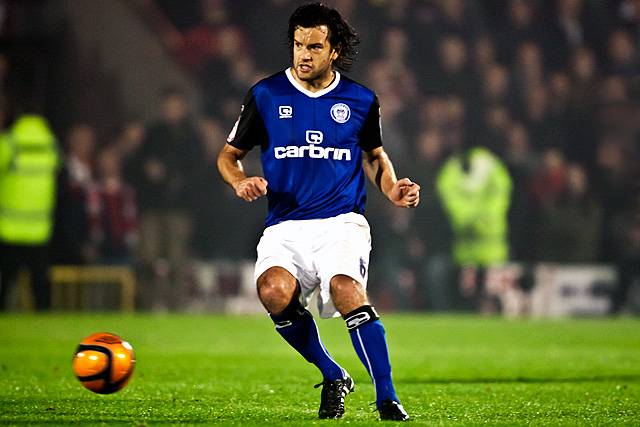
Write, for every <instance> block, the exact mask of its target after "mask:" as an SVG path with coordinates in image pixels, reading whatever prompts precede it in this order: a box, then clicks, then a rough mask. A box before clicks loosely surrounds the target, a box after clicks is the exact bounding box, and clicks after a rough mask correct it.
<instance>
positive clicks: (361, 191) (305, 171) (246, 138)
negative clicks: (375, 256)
mask: <svg viewBox="0 0 640 427" xmlns="http://www.w3.org/2000/svg"><path fill="white" fill-rule="evenodd" d="M288 40H289V45H290V49H291V54H292V66H291V67H289V68H287V69H286V70H284V71H281V72H279V73H277V74H275V75H273V76H271V77H268V78H266V79H264V80H262V81H260V82H258V83H257V84H256V85H255V86H253V87H252V88H251V89H250V90H249V93H248V94H247V96H246V98H245V100H244V104H243V106H242V110H241V113H240V117H239V118H238V121H237V122H236V124H235V126H234V128H233V130H232V131H231V133H230V135H229V137H228V139H227V142H228V143H227V144H226V145H225V146H224V147H223V148H222V150H221V151H220V154H219V157H218V169H219V171H220V173H221V175H222V177H223V179H224V180H225V181H226V182H227V183H228V184H229V185H230V186H231V187H233V189H234V190H235V193H236V195H237V196H238V197H240V198H242V199H244V200H246V201H247V202H251V201H254V200H256V199H257V198H258V197H261V196H264V195H266V196H267V199H268V206H269V209H268V214H267V218H266V221H265V225H266V229H265V230H264V233H263V235H262V238H261V239H260V242H259V244H258V259H257V261H256V268H255V278H256V283H257V289H258V295H259V297H260V300H261V301H262V304H263V305H264V306H265V308H266V309H267V311H268V312H269V314H270V316H271V319H272V320H273V322H274V323H275V327H276V331H277V332H278V333H279V334H280V335H281V336H282V337H283V338H284V339H285V340H286V341H287V342H288V343H289V344H290V345H291V346H292V347H293V348H294V349H296V350H297V351H298V352H299V353H300V354H301V355H302V356H303V357H304V358H305V359H306V360H307V361H309V362H311V363H313V364H314V365H315V366H317V367H318V369H319V370H320V371H321V373H322V375H323V378H324V379H323V382H322V383H321V384H318V385H317V386H316V387H318V386H320V385H322V393H321V399H320V410H319V411H318V415H319V417H320V418H340V417H341V416H342V415H343V414H344V399H345V396H346V395H347V394H348V393H350V392H351V391H353V388H354V382H353V380H352V378H351V377H350V376H349V374H348V373H347V372H346V371H345V370H344V369H343V368H342V367H340V365H338V364H337V363H336V361H335V360H334V359H333V358H332V357H331V355H330V354H329V352H328V351H327V349H326V348H325V346H324V344H323V343H322V341H321V339H320V336H319V334H318V329H317V326H316V323H315V321H314V318H313V316H312V315H311V313H310V312H309V311H308V310H306V309H305V306H306V305H307V302H308V300H309V299H310V298H311V297H312V295H313V294H314V292H315V291H316V290H318V289H319V295H318V300H317V301H318V310H319V312H320V315H321V317H324V318H326V317H333V316H337V315H342V316H343V318H344V320H345V321H346V326H347V329H348V330H349V334H350V336H351V341H352V343H353V346H354V347H355V350H356V353H357V354H358V356H359V358H360V360H361V361H362V363H363V364H364V365H365V367H366V369H367V371H368V372H369V374H370V376H371V378H372V380H373V383H374V385H375V390H376V406H377V409H378V411H379V414H380V418H381V419H383V420H396V421H404V420H408V419H409V416H408V415H407V413H406V412H405V410H404V408H403V407H402V405H401V404H400V400H399V399H398V396H397V395H396V391H395V388H394V386H393V381H392V378H391V365H390V363H389V354H388V350H387V343H386V339H385V331H384V328H383V326H382V323H381V322H380V319H379V317H378V313H376V310H375V309H374V308H373V307H372V306H371V304H370V303H369V300H368V298H367V292H366V286H367V276H368V261H369V252H370V250H371V237H370V233H369V225H368V223H367V220H366V219H365V217H364V216H363V212H364V205H365V172H366V175H367V176H368V177H369V178H370V179H371V180H372V181H373V182H374V183H375V184H376V185H377V187H378V188H379V189H380V191H381V192H382V193H383V194H384V195H385V196H386V197H387V198H388V199H389V200H390V201H391V202H392V203H393V204H394V205H396V206H399V207H403V208H413V207H416V206H417V205H418V203H419V201H420V195H419V190H420V186H419V185H418V184H416V183H414V182H412V181H411V180H410V179H408V178H403V179H400V180H398V179H397V178H396V175H395V172H394V169H393V165H392V163H391V161H390V160H389V157H388V156H387V155H386V153H385V151H384V149H383V148H382V138H381V132H380V112H379V110H380V108H379V104H378V100H377V97H376V95H375V94H374V93H373V92H372V91H371V90H369V89H367V88H366V87H364V86H362V85H360V84H358V83H356V82H354V81H352V80H350V79H348V78H347V77H345V76H344V75H342V74H340V72H339V71H338V69H339V70H348V69H349V67H350V65H351V64H352V62H353V60H354V58H355V55H356V50H355V46H356V45H357V43H358V42H359V40H358V37H357V35H356V34H355V32H354V31H353V29H352V28H351V27H350V26H349V24H348V23H347V22H345V20H344V19H343V18H342V17H341V16H340V14H339V12H337V11H336V10H334V9H331V8H328V7H326V6H324V5H323V4H320V3H313V4H307V5H303V6H300V7H299V8H298V9H296V10H295V11H294V12H293V14H292V15H291V17H290V19H289V28H288ZM254 146H260V148H261V152H262V167H263V173H264V177H260V176H247V175H246V174H245V173H244V172H243V169H242V164H241V160H242V159H243V158H244V157H245V155H246V154H247V152H248V151H249V150H251V149H252V148H253V147H254Z"/></svg>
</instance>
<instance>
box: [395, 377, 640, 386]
mask: <svg viewBox="0 0 640 427" xmlns="http://www.w3.org/2000/svg"><path fill="white" fill-rule="evenodd" d="M615 381H622V382H625V381H627V382H636V381H640V375H585V376H573V377H505V378H492V377H475V378H398V379H396V380H395V382H396V383H397V384H513V383H525V384H547V383H549V384H551V383H591V382H615Z"/></svg>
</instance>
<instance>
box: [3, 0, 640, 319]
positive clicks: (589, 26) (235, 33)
mask: <svg viewBox="0 0 640 427" xmlns="http://www.w3.org/2000/svg"><path fill="white" fill-rule="evenodd" d="M146 3H147V6H148V7H153V8H155V10H157V11H160V12H161V14H160V16H162V17H164V18H165V19H166V21H165V22H162V25H159V34H160V37H161V38H162V41H163V43H164V45H165V47H166V49H167V50H168V51H169V52H170V53H171V55H173V57H174V58H175V61H177V62H178V63H180V64H181V65H182V66H183V67H184V69H185V70H187V72H188V73H189V74H190V75H192V76H193V77H194V78H195V79H197V81H198V82H199V84H200V86H201V90H202V93H203V100H204V104H203V105H202V106H200V108H199V109H198V110H194V109H193V108H190V106H189V100H188V99H187V97H186V96H185V94H184V93H183V92H182V91H181V88H178V87H171V86H169V85H168V86H167V88H166V90H165V91H164V92H163V93H162V96H161V99H162V101H161V103H160V105H159V106H158V115H157V119H156V120H154V121H151V122H145V121H143V120H142V119H140V118H136V117H131V118H129V119H128V120H125V121H124V122H123V123H122V124H121V126H120V127H119V128H118V129H116V130H113V131H112V132H110V133H105V132H102V133H100V134H99V132H98V128H97V127H96V126H95V124H92V123H91V122H82V123H75V124H73V125H71V126H70V127H68V128H67V129H64V130H62V132H60V135H59V136H60V139H61V147H62V149H63V151H64V155H63V158H64V161H63V167H62V173H61V175H60V178H59V187H58V188H59V190H58V203H57V208H56V213H57V214H56V221H55V229H54V233H53V238H52V242H53V248H54V250H53V251H52V254H53V260H52V262H53V263H56V264H84V263H106V264H114V263H115V264H118V263H121V264H122V263H123V264H131V265H135V266H136V268H137V271H138V272H139V274H140V278H141V280H142V282H143V283H154V284H155V285H154V286H156V287H160V288H161V289H164V290H163V291H162V292H157V289H158V288H153V289H152V288H149V287H147V288H144V289H147V290H150V291H151V292H150V293H149V295H146V296H145V295H142V296H141V301H143V302H144V304H143V307H145V308H153V307H156V306H168V307H169V308H173V307H176V308H180V307H181V306H183V302H182V301H181V299H182V298H184V296H185V291H184V290H185V289H187V288H188V283H189V274H190V270H189V269H190V260H193V259H253V258H254V256H255V254H254V250H255V244H256V242H257V239H258V237H259V234H260V232H261V221H262V219H263V216H264V214H265V211H266V207H265V204H264V202H260V203H259V204H258V207H256V206H255V205H252V206H246V205H244V204H243V203H242V202H241V201H239V200H238V199H236V198H235V196H234V195H233V192H232V191H231V190H230V189H228V188H226V186H225V185H224V184H223V183H222V182H221V180H220V179H219V177H218V176H217V172H216V170H215V157H216V155H217V152H218V150H219V149H220V147H221V146H222V144H224V142H225V140H226V134H227V133H228V132H229V130H230V129H231V127H232V125H233V123H234V122H235V120H236V118H237V115H238V113H239V107H240V104H241V102H242V99H243V97H244V95H245V94H246V92H247V90H248V89H249V88H250V87H251V86H252V85H253V84H254V83H255V82H256V81H257V80H259V79H260V78H262V77H265V76H268V75H270V74H272V73H275V72H277V71H279V70H281V69H283V68H284V67H285V66H287V64H288V63H289V58H290V56H289V52H288V47H287V42H286V27H287V19H288V17H289V15H290V14H291V12H292V11H293V9H294V8H295V7H296V5H297V4H299V2H296V1H292V0H268V1H264V2H260V5H259V7H256V2H253V1H247V0H236V1H233V2H231V1H229V0H200V1H192V2H176V1H171V0H156V1H153V2H146ZM327 3H329V4H331V5H332V6H334V7H336V8H338V9H339V10H340V12H341V13H342V14H343V15H344V16H345V17H346V18H347V19H348V20H349V22H350V23H351V24H352V25H353V26H354V27H355V29H356V30H357V32H358V33H359V35H360V37H361V40H362V43H361V45H360V49H359V50H360V52H359V58H358V61H357V63H356V64H355V66H354V69H353V70H352V72H351V73H350V77H352V78H354V79H355V80H357V81H360V82H362V83H364V84H366V85H368V86H369V87H371V88H373V89H374V90H375V91H376V93H377V94H378V97H379V98H380V104H381V108H382V129H383V138H384V143H385V147H386V150H387V152H388V153H389V154H390V156H391V158H392V159H393V161H394V163H395V166H396V170H397V171H398V173H399V175H402V176H405V175H406V176H409V177H411V178H412V179H413V180H415V181H416V182H419V183H420V184H421V186H422V189H423V190H422V193H423V200H424V201H423V203H422V205H421V206H420V207H419V208H418V209H416V210H398V209H394V208H393V207H392V206H391V205H390V204H389V203H387V202H386V201H385V200H383V199H382V197H380V196H379V195H377V194H375V193H374V192H373V191H370V195H369V201H368V208H367V216H368V219H369V221H370V222H371V223H372V229H373V247H374V249H373V252H372V260H371V263H372V266H373V268H372V271H371V276H370V285H369V286H370V289H371V291H372V293H373V295H374V297H375V298H377V299H378V300H379V301H381V302H379V303H378V304H379V305H381V306H386V307H387V308H401V309H448V308H452V307H453V306H454V303H453V302H452V301H453V300H455V298H456V296H455V294H457V291H456V289H457V287H458V283H459V280H458V276H459V271H460V269H462V268H464V267H466V266H467V265H474V264H477V266H480V267H485V266H489V265H491V264H494V263H504V262H507V261H516V262H521V263H525V264H530V263H535V262H553V263H585V264H586V263H608V264H610V265H613V266H615V267H616V268H617V269H618V272H619V278H620V286H619V288H618V292H617V293H616V294H615V295H613V299H614V310H617V309H619V308H620V306H622V305H623V303H624V300H625V292H626V291H627V288H628V287H629V286H630V284H631V283H633V280H638V279H637V278H638V276H639V275H640V273H639V272H638V266H639V265H640V200H638V197H639V196H638V194H639V193H640V189H639V188H638V186H639V182H640V181H639V179H640V177H639V173H640V142H639V141H640V139H639V137H640V133H639V131H640V108H639V107H640V103H639V101H640V49H639V46H640V43H639V42H640V39H639V37H640V1H637V0H611V1H597V0H554V1H536V0H508V1H505V2H496V1H492V0H474V1H471V0H430V1H429V0H394V1H391V0H387V1H384V0H368V1H367V0H359V1H358V0H333V1H327ZM0 59H1V58H0ZM7 68H9V67H7V66H4V65H3V62H2V61H0V80H1V81H2V82H6V81H7V79H6V78H4V76H5V75H6V69H7ZM2 89H3V96H5V95H6V93H7V92H8V88H7V85H6V84H5V85H4V86H3V87H2ZM474 150H475V151H474ZM479 150H482V151H479ZM456 159H457V160H456ZM453 160H456V161H458V163H459V165H458V166H456V165H457V164H455V163H453V164H449V163H448V162H451V161H453ZM247 167H248V169H249V170H252V171H253V172H254V173H259V165H258V164H257V160H256V159H255V158H249V160H248V165H247ZM456 167H457V168H458V169H459V170H460V171H461V172H460V174H459V176H460V177H459V178H458V179H460V180H464V179H465V174H466V175H467V178H468V177H471V178H472V179H473V180H474V182H479V181H482V180H483V179H484V178H485V176H486V177H487V178H486V183H487V184H486V186H485V187H483V188H478V189H477V192H478V196H477V199H473V200H477V202H476V205H477V206H483V207H486V208H483V209H482V210H483V213H481V214H484V213H486V212H495V214H494V215H493V218H489V216H490V215H485V218H482V219H480V221H485V223H486V224H485V223H482V224H481V225H478V224H473V223H465V222H464V221H467V220H468V219H467V218H462V217H461V216H460V215H459V214H458V213H457V212H460V211H461V210H462V211H465V208H464V206H462V207H461V208H459V206H460V204H461V203H464V202H465V200H472V198H470V197H467V196H466V194H470V193H469V191H472V190H469V189H467V190H465V191H467V193H464V194H465V195H464V196H463V197H458V198H457V199H456V198H454V195H453V193H454V192H455V191H456V190H455V188H456V184H452V180H455V179H456V178H455V176H456V174H455V173H452V174H449V175H447V176H446V177H445V176H444V175H445V171H448V170H450V169H451V170H453V171H454V172H455V170H456ZM489 175H491V176H492V178H489ZM460 185H463V184H460ZM460 185H459V186H460ZM489 195H492V196H493V198H492V199H491V200H489ZM474 197H475V196H474ZM500 197H502V198H501V199H500ZM481 203H486V205H481ZM456 209H457V211H456ZM481 214H479V215H481ZM489 223H492V224H495V225H491V226H489V225H487V224H489ZM469 224H471V225H469ZM481 226H482V227H484V230H485V231H486V229H489V228H491V231H489V232H486V233H485V236H484V238H485V242H484V243H482V244H483V245H479V246H478V247H479V248H480V249H479V250H478V251H476V252H481V253H484V254H487V253H489V252H491V253H493V249H492V250H491V251H489V250H487V247H488V246H487V245H492V244H493V246H491V248H495V253H496V256H495V257H494V258H491V259H486V260H485V259H480V258H478V259H475V258H474V256H475V255H474V252H473V250H471V249H469V247H466V249H465V248H463V246H464V244H463V243H461V242H462V241H463V240H464V239H469V238H473V236H472V235H475V236H476V237H477V236H479V235H481V234H482V233H481V232H478V231H477V229H479V228H480V227H481ZM474 230H475V231H474ZM474 232H475V233H476V234H473V233H474ZM487 233H488V234H487ZM469 236H472V237H469ZM487 236H489V240H491V239H493V241H494V242H493V243H492V242H489V243H486V241H487ZM480 238H481V237H479V238H478V239H480ZM497 240H500V242H499V245H498V244H494V243H495V241H497ZM467 243H468V242H467ZM634 278H635V279H634Z"/></svg>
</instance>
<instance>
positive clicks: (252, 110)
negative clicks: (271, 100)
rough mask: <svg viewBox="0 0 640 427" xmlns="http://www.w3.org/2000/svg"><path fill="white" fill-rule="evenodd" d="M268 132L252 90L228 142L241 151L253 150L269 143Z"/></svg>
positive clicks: (243, 104)
mask: <svg viewBox="0 0 640 427" xmlns="http://www.w3.org/2000/svg"><path fill="white" fill-rule="evenodd" d="M267 139H268V137H267V130H266V128H265V125H264V121H263V120H262V116H260V112H259V111H258V108H257V106H256V100H255V97H254V95H253V90H250V91H249V93H247V96H245V98H244V101H243V102H242V109H241V110H240V116H239V117H238V120H237V121H236V123H235V125H234V126H233V129H232V130H231V133H229V136H228V137H227V142H228V143H229V144H230V145H233V146H234V147H236V148H239V149H241V150H251V149H252V148H253V147H255V146H257V145H264V144H266V142H267Z"/></svg>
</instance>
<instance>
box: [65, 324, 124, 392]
mask: <svg viewBox="0 0 640 427" xmlns="http://www.w3.org/2000/svg"><path fill="white" fill-rule="evenodd" d="M135 364H136V358H135V355H134V353H133V347H131V344H129V343H128V342H127V341H124V340H123V339H122V338H120V337H119V336H117V335H114V334H111V333H108V332H97V333H95V334H91V335H89V336H88V337H86V338H85V339H83V340H82V341H81V342H80V345H78V348H77V349H76V352H75V354H74V356H73V363H72V366H73V372H74V374H75V375H76V377H77V378H78V379H79V380H80V382H81V383H82V385H83V386H85V387H86V388H87V389H89V390H91V391H93V392H95V393H100V394H110V393H114V392H116V391H118V390H120V389H122V388H123V387H124V386H126V385H127V383H128V382H129V379H130V378H131V374H133V368H134V367H135Z"/></svg>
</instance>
